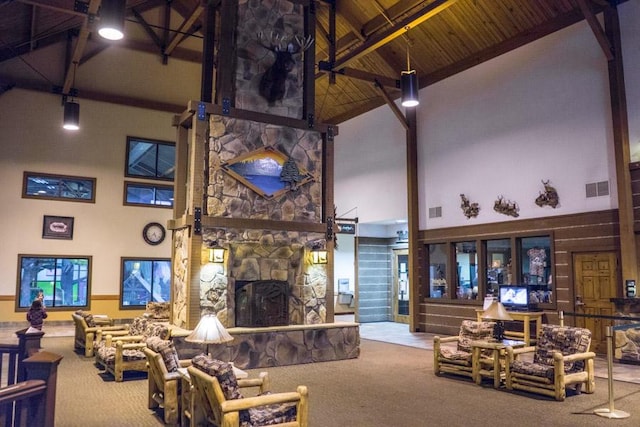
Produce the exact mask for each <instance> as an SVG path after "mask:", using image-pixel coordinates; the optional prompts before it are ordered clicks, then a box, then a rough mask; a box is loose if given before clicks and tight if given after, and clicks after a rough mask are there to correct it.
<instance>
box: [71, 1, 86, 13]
mask: <svg viewBox="0 0 640 427" xmlns="http://www.w3.org/2000/svg"><path fill="white" fill-rule="evenodd" d="M73 11H74V12H79V13H89V3H88V2H87V3H85V2H83V1H80V0H76V1H75V2H74V3H73Z"/></svg>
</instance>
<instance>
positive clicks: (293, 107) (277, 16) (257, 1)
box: [235, 0, 313, 119]
mask: <svg viewBox="0 0 640 427" xmlns="http://www.w3.org/2000/svg"><path fill="white" fill-rule="evenodd" d="M239 3H240V4H239V7H238V27H237V28H238V30H237V34H236V35H237V51H238V63H237V64H236V99H235V102H236V104H235V106H236V108H240V109H243V110H250V111H259V112H263V113H269V114H275V115H278V116H283V117H291V118H297V119H300V118H302V102H303V97H302V94H303V91H302V86H303V79H304V76H303V66H302V64H303V62H302V54H301V53H298V54H296V55H294V56H293V59H294V60H295V63H296V65H295V66H294V68H293V69H292V70H291V72H289V74H288V75H287V77H286V80H285V82H284V86H285V92H284V98H283V99H282V101H276V102H275V103H274V105H269V104H268V102H267V100H266V99H265V98H263V97H262V96H260V92H259V90H258V88H259V84H260V79H261V78H262V75H263V74H264V72H265V71H266V70H268V69H269V68H270V67H271V66H272V65H273V63H274V62H275V58H276V56H275V54H274V53H273V52H272V51H270V50H268V49H265V48H264V47H263V46H261V44H260V42H259V40H258V34H259V33H262V34H263V36H264V37H266V38H270V37H271V34H272V33H274V34H278V35H280V36H282V37H284V38H287V39H291V38H292V37H293V36H294V35H300V36H303V35H304V15H303V8H302V6H301V5H299V4H294V3H292V2H290V1H287V0H252V1H247V0H241V1H240V2H239ZM265 44H267V43H265ZM311 78H313V76H311Z"/></svg>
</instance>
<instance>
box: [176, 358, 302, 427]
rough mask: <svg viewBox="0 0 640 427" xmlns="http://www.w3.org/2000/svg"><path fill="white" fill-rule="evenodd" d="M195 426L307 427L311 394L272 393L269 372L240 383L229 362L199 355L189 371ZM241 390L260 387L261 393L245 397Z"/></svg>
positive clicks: (297, 391) (298, 388)
mask: <svg viewBox="0 0 640 427" xmlns="http://www.w3.org/2000/svg"><path fill="white" fill-rule="evenodd" d="M187 371H188V373H189V377H190V379H191V385H192V386H193V396H192V399H196V401H195V403H196V404H195V413H194V414H193V416H194V418H195V419H194V421H195V424H196V425H201V424H205V425H215V426H218V427H238V426H240V425H242V426H264V425H273V426H283V427H284V426H286V427H294V426H297V427H308V425H309V421H308V412H309V409H308V392H307V387H306V386H302V385H301V386H298V387H297V390H296V391H295V392H287V393H273V394H271V393H269V392H268V391H266V388H267V387H268V376H267V375H266V372H263V373H261V374H260V378H257V379H241V380H237V379H236V377H235V374H234V373H233V367H232V366H231V364H230V363H226V362H221V361H219V360H215V359H211V358H209V357H208V356H205V355H200V356H196V357H195V358H194V359H193V363H192V366H190V367H188V368H187ZM241 387H259V388H260V394H259V395H258V396H253V397H246V398H245V397H243V396H242V394H241V393H240V388H241Z"/></svg>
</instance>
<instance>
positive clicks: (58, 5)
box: [18, 0, 87, 18]
mask: <svg viewBox="0 0 640 427" xmlns="http://www.w3.org/2000/svg"><path fill="white" fill-rule="evenodd" d="M18 3H23V4H29V5H31V6H38V7H42V8H44V9H49V10H54V11H56V12H62V13H68V14H70V15H76V16H81V17H83V18H84V17H86V16H87V14H86V13H83V12H77V11H75V10H73V9H69V8H67V7H65V5H66V4H68V2H66V3H63V2H60V1H52V0H49V1H47V2H46V3H45V2H43V1H35V0H18ZM52 3H53V4H52Z"/></svg>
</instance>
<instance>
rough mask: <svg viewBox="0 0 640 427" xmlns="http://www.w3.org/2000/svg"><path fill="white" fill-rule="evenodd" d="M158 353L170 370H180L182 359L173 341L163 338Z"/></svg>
mask: <svg viewBox="0 0 640 427" xmlns="http://www.w3.org/2000/svg"><path fill="white" fill-rule="evenodd" d="M158 353H160V356H162V360H163V361H164V366H166V367H167V371H169V372H178V368H179V367H180V359H179V358H178V352H177V351H176V347H175V346H174V345H173V341H170V340H162V341H161V342H160V344H159V345H158Z"/></svg>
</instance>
